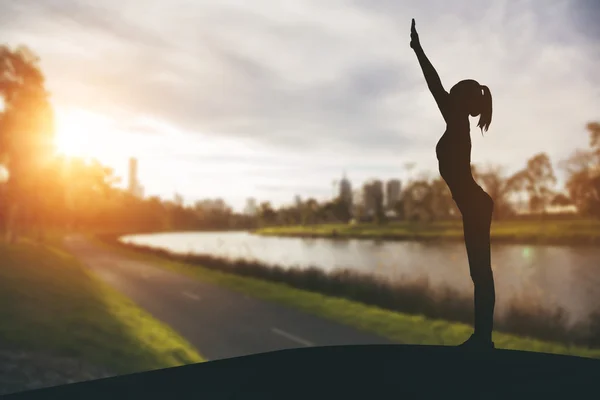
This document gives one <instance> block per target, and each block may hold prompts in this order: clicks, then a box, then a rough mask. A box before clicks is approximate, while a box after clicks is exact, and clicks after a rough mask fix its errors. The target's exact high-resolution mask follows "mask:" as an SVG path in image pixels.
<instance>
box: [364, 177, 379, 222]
mask: <svg viewBox="0 0 600 400" xmlns="http://www.w3.org/2000/svg"><path fill="white" fill-rule="evenodd" d="M383 197H384V193H383V182H381V181H380V180H379V179H375V180H371V181H368V182H366V183H365V184H364V185H363V204H364V210H365V213H366V214H367V215H374V214H375V211H376V209H377V203H378V202H382V201H383Z"/></svg>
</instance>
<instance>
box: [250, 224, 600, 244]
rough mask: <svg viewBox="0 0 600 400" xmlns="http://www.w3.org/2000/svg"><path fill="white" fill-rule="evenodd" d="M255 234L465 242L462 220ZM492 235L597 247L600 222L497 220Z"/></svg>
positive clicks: (498, 238) (269, 230)
mask: <svg viewBox="0 0 600 400" xmlns="http://www.w3.org/2000/svg"><path fill="white" fill-rule="evenodd" d="M255 233H257V234H260V235H268V236H293V237H328V238H352V239H382V240H463V231H462V222H461V221H443V222H431V223H426V222H419V223H417V222H393V223H388V224H384V225H377V224H367V223H361V224H355V225H350V224H324V225H311V226H280V227H270V228H263V229H258V230H256V231H255ZM491 235H492V242H494V243H520V244H542V243H544V244H598V243H600V220H591V219H588V220H584V219H577V220H558V221H556V220H555V221H552V220H545V221H544V220H540V221H533V220H530V221H494V222H493V223H492V229H491Z"/></svg>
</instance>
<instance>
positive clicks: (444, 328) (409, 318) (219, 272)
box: [97, 237, 600, 357]
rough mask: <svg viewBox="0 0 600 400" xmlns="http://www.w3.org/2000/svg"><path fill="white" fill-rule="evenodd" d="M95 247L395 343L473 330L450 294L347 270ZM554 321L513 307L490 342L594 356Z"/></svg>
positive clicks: (110, 243) (455, 337) (589, 336)
mask: <svg viewBox="0 0 600 400" xmlns="http://www.w3.org/2000/svg"><path fill="white" fill-rule="evenodd" d="M97 242H98V243H99V244H102V245H104V246H107V247H109V248H110V249H111V250H114V251H120V252H124V254H126V255H128V256H131V257H136V258H139V259H141V260H144V261H146V262H151V263H153V264H156V265H160V266H162V267H164V268H167V269H170V270H174V271H176V272H179V273H182V274H186V275H189V276H192V277H195V278H197V279H202V280H207V281H210V282H214V283H216V284H218V285H223V286H226V287H228V288H231V289H233V290H237V291H241V292H243V293H245V294H248V295H251V296H254V297H257V298H261V299H265V300H269V301H274V302H279V303H282V304H285V305H288V306H291V307H295V308H298V309H300V310H303V311H305V312H308V313H312V314H316V315H319V316H322V317H324V318H328V319H333V320H335V321H338V322H340V323H344V324H348V325H350V326H354V327H356V328H358V329H363V330H366V331H371V332H374V333H377V334H379V335H381V336H384V337H387V338H389V339H391V340H395V341H398V342H400V343H412V344H442V345H453V344H458V343H460V341H461V340H464V339H465V338H466V337H468V335H469V334H470V332H471V329H472V328H471V327H470V326H469V325H470V324H469V323H470V321H471V320H472V299H470V298H465V297H463V296H459V295H458V294H456V293H452V292H450V291H448V292H446V293H441V295H440V292H438V295H436V296H432V292H431V291H430V290H429V287H428V286H427V285H426V284H425V285H423V284H422V283H421V282H410V283H402V284H394V285H392V284H390V283H388V282H385V281H380V280H377V279H376V278H374V277H373V276H371V275H364V274H358V273H354V272H350V271H340V272H338V273H334V274H327V273H325V272H323V271H322V270H319V269H316V268H311V269H307V270H298V269H291V270H290V269H284V268H279V267H276V266H266V265H261V264H258V263H254V262H249V261H243V260H238V261H232V260H224V259H219V258H215V257H210V256H199V255H185V254H183V255H182V254H173V253H170V252H167V251H165V250H161V249H154V248H150V247H146V246H137V245H132V244H124V243H121V242H119V241H118V239H117V238H114V237H112V238H111V237H100V238H98V240H97ZM561 323H562V321H561V320H560V315H559V314H557V315H554V314H548V313H547V312H545V311H543V310H539V309H536V308H535V307H534V308H529V309H528V308H526V307H523V306H522V305H521V304H515V307H514V309H513V310H511V311H510V312H509V313H508V314H507V316H506V317H505V318H504V319H503V320H500V321H498V322H497V324H496V327H497V332H496V333H495V336H494V340H495V341H496V344H497V345H498V347H501V348H507V349H516V350H528V351H542V352H548V353H558V354H572V355H582V356H587V357H600V349H591V348H590V344H591V343H594V344H596V345H599V344H600V343H598V341H597V339H598V333H600V332H595V331H591V332H590V331H589V330H588V329H587V328H581V329H578V330H576V331H573V330H568V329H566V328H565V327H564V326H563V325H562V324H561ZM528 337H529V338H528ZM561 343H562V344H561ZM574 343H579V345H578V346H575V345H574ZM584 343H589V344H584Z"/></svg>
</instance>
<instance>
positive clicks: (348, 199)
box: [339, 173, 353, 209]
mask: <svg viewBox="0 0 600 400" xmlns="http://www.w3.org/2000/svg"><path fill="white" fill-rule="evenodd" d="M339 197H340V199H341V200H342V201H343V202H344V203H345V204H346V205H347V206H348V207H349V208H350V209H351V208H352V203H353V201H352V200H353V199H352V197H353V196H352V184H351V183H350V180H348V178H347V177H346V173H344V176H343V177H342V180H341V181H340V193H339Z"/></svg>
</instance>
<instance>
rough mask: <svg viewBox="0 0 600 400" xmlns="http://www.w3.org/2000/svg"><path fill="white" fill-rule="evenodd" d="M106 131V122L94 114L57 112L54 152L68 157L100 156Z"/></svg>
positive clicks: (79, 111) (78, 111)
mask: <svg viewBox="0 0 600 400" xmlns="http://www.w3.org/2000/svg"><path fill="white" fill-rule="evenodd" d="M107 129H108V126H107V123H106V120H105V119H103V118H102V117H100V116H98V115H96V114H93V113H89V112H86V111H81V110H77V111H72V110H70V111H66V112H57V118H56V136H55V145H56V151H57V153H59V154H62V155H65V156H68V157H82V158H90V157H99V156H102V155H103V154H102V151H103V150H104V147H105V146H104V145H103V143H102V141H103V137H104V138H105V137H106V136H107V135H106V133H107Z"/></svg>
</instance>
